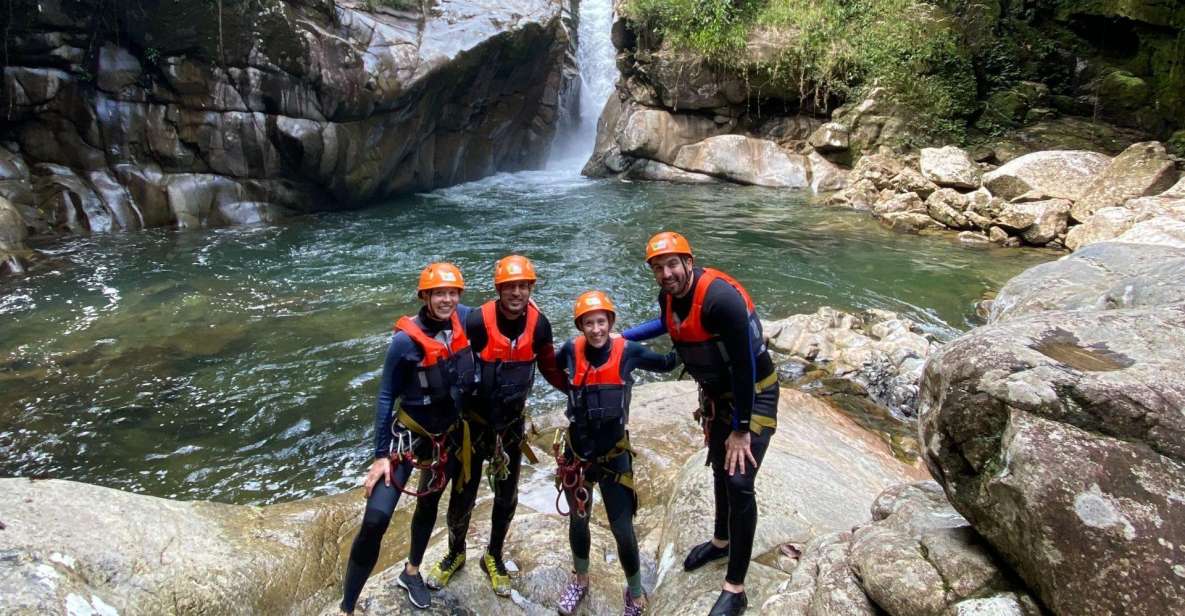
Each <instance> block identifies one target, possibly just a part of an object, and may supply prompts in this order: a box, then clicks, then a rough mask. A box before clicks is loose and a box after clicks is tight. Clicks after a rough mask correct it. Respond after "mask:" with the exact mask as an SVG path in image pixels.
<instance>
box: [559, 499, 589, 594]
mask: <svg viewBox="0 0 1185 616" xmlns="http://www.w3.org/2000/svg"><path fill="white" fill-rule="evenodd" d="M573 492H575V490H571V491H565V492H564V495H565V496H566V498H567V499H568V511H570V512H571V513H570V514H568V544H569V545H571V546H572V568H573V569H574V570H575V571H576V573H580V574H584V573H588V553H589V550H591V549H592V535H591V534H590V533H589V530H588V524H589V519H590V516H591V514H592V504H593V493H592V490H589V492H588V503H586V504H585V511H587V512H589V514H590V515H586V516H584V517H583V518H581V517H580V516H578V515H576V498H575V496H573Z"/></svg>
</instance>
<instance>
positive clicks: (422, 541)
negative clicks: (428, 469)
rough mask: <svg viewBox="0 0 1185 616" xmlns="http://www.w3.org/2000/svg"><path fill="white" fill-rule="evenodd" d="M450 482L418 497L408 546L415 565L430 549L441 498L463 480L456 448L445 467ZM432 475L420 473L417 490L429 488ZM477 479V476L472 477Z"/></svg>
mask: <svg viewBox="0 0 1185 616" xmlns="http://www.w3.org/2000/svg"><path fill="white" fill-rule="evenodd" d="M444 472H445V475H446V476H447V477H448V482H447V483H446V484H445V487H444V488H442V489H441V490H440V491H438V492H432V493H431V494H425V495H423V496H421V497H419V498H417V499H416V510H415V512H413V513H412V514H411V542H410V545H409V546H408V553H407V562H408V564H410V565H411V566H413V567H419V566H420V562H421V561H423V559H424V551H425V550H427V549H428V540H429V539H431V538H432V527H434V526H436V512H437V510H438V509H439V508H440V499H441V497H443V496H444V493H445V492H446V491H448V490H452V489H453V488H452V486H453V485H455V484H456V482H458V481H460V480H461V461H460V456H458V455H457V451H456V449H455V448H453V449H450V450H449V459H448V463H447V464H446V465H445V468H444ZM429 480H430V477H429V476H428V475H425V474H421V475H420V486H419V488H417V491H419V492H423V491H424V490H426V489H427V488H428V481H429ZM471 481H476V478H473V479H471Z"/></svg>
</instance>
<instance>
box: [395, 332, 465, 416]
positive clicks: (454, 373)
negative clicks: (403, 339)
mask: <svg viewBox="0 0 1185 616" xmlns="http://www.w3.org/2000/svg"><path fill="white" fill-rule="evenodd" d="M452 328H453V329H452V339H451V340H450V341H449V344H447V345H446V344H445V343H443V342H441V341H440V340H437V339H436V338H434V337H432V336H429V335H428V334H427V332H425V331H424V329H423V327H421V326H420V321H419V317H402V318H400V319H399V321H397V322H396V323H395V331H397V332H403V333H404V334H407V336H408V337H409V338H411V339H412V341H413V342H415V343H416V345H417V346H418V347H419V348H420V351H421V352H422V353H423V355H424V357H423V359H421V360H420V361H419V363H417V364H416V368H415V371H414V372H415V373H414V378H411V379H407V382H405V383H404V384H403V386H404V387H403V391H402V393H401V396H400V403H399V404H400V407H401V408H402V409H403V410H405V411H406V412H407V413H408V415H411V417H412V419H414V420H415V421H416V422H418V423H419V424H421V425H423V426H424V428H425V429H427V430H428V431H429V432H432V433H436V432H439V431H443V430H446V429H448V428H449V427H451V426H452V425H453V424H454V423H456V421H457V420H458V419H460V412H461V407H460V401H461V394H462V393H463V392H464V391H466V389H467V387H468V386H469V384H471V383H472V380H473V354H472V353H471V352H470V349H469V338H468V337H467V336H466V335H465V326H464V325H463V324H462V323H461V319H460V317H459V316H458V315H457V313H456V312H454V313H453V316H452Z"/></svg>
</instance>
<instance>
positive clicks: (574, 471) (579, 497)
mask: <svg viewBox="0 0 1185 616" xmlns="http://www.w3.org/2000/svg"><path fill="white" fill-rule="evenodd" d="M567 433H568V431H567V430H565V429H563V428H556V429H555V438H553V439H552V441H551V453H552V455H554V456H555V465H556V492H557V493H556V495H555V510H556V511H557V512H558V513H559V514H560V515H562V516H568V515H572V514H573V513H575V514H576V517H578V518H580V519H584V518H587V517H588V501H589V497H590V495H589V492H588V486H587V485H586V484H585V481H584V474H585V471H587V470H588V468H589V466H591V464H589V463H588V462H585V461H583V460H581V459H580V458H577V457H576V456H575V455H572V457H571V459H570V460H569V459H567V457H566V456H565V455H564V445H565V444H566V443H567ZM565 494H568V495H570V496H571V497H572V501H573V502H574V503H575V504H576V509H575V511H573V510H572V509H569V510H568V511H563V510H562V509H560V501H561V500H563V497H564V495H565Z"/></svg>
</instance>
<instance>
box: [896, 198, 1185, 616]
mask: <svg viewBox="0 0 1185 616" xmlns="http://www.w3.org/2000/svg"><path fill="white" fill-rule="evenodd" d="M1156 220H1161V219H1153V220H1151V221H1146V222H1145V223H1141V224H1147V223H1154V222H1155V221H1156ZM1183 226H1185V225H1183ZM1140 239H1141V238H1138V237H1137V238H1132V240H1133V241H1108V242H1099V243H1094V244H1091V245H1088V246H1086V247H1084V248H1081V249H1079V250H1078V251H1077V252H1075V253H1074V254H1073V255H1070V256H1068V257H1066V258H1063V259H1062V260H1060V261H1056V262H1052V263H1046V264H1043V265H1039V266H1037V267H1034V268H1031V269H1029V270H1027V271H1025V272H1024V273H1022V274H1021V275H1019V276H1017V277H1016V278H1013V279H1012V280H1011V281H1009V282H1008V284H1006V285H1005V286H1004V288H1003V289H1002V290H1001V291H1000V294H999V295H998V296H997V298H996V300H995V301H994V302H993V305H992V310H991V314H990V316H989V319H990V322H989V325H987V326H984V327H980V328H978V329H976V330H973V331H972V332H970V333H968V334H967V335H965V336H963V337H962V338H959V339H957V340H955V341H953V342H950V343H948V344H947V345H946V346H944V347H943V348H942V349H941V350H940V351H939V352H938V353H936V354H935V355H933V356H932V357H931V359H930V361H929V362H928V363H927V365H926V368H925V374H924V376H923V379H922V385H921V405H920V412H919V431H920V437H921V438H922V440H923V450H924V454H925V457H926V460H927V464H928V465H929V467H930V469H931V471H932V472H933V474H934V477H935V479H936V480H938V482H939V483H941V484H942V485H943V487H944V489H945V491H946V494H947V496H948V497H949V498H950V501H951V503H952V505H954V507H955V508H956V509H957V510H958V511H959V512H960V513H961V514H962V515H964V516H965V517H966V518H967V519H968V520H969V521H970V522H971V524H972V525H973V526H974V527H975V529H976V530H977V531H979V532H980V533H981V534H982V535H983V536H984V537H985V538H986V539H987V540H988V541H989V542H990V543H991V544H992V546H993V547H994V548H995V549H996V550H997V551H998V552H999V553H1000V554H1001V555H1002V556H1003V557H1004V558H1005V559H1006V560H1007V561H1008V562H1009V564H1010V565H1011V566H1012V567H1013V568H1014V569H1015V570H1016V571H1017V572H1018V573H1019V574H1020V576H1021V577H1022V578H1023V579H1024V580H1025V581H1026V582H1027V583H1028V585H1029V587H1030V588H1032V589H1033V590H1034V591H1035V593H1036V594H1037V595H1038V596H1039V597H1040V599H1041V601H1042V603H1043V604H1044V605H1045V606H1047V607H1048V608H1049V609H1051V610H1053V611H1054V612H1055V613H1059V614H1079V613H1098V614H1126V613H1148V614H1156V613H1171V612H1173V611H1174V610H1176V609H1178V608H1174V607H1172V606H1179V605H1180V604H1181V602H1182V599H1185V583H1183V582H1182V579H1183V578H1185V553H1182V551H1181V550H1180V546H1181V545H1182V541H1185V508H1182V507H1181V503H1180V498H1179V497H1178V496H1177V495H1179V494H1185V450H1182V447H1181V443H1182V442H1183V440H1182V436H1185V420H1183V418H1182V416H1181V413H1180V410H1181V408H1182V405H1183V404H1185V386H1183V385H1182V381H1181V379H1180V378H1179V376H1180V373H1181V371H1182V369H1183V368H1185V365H1183V361H1182V356H1181V353H1180V348H1181V345H1182V344H1185V294H1183V293H1182V291H1181V289H1182V288H1185V245H1180V246H1174V245H1155V244H1142V243H1135V242H1136V241H1138V240H1140ZM1116 571H1124V572H1127V573H1125V574H1121V575H1122V577H1123V580H1124V581H1123V584H1122V585H1121V586H1115V585H1114V580H1115V575H1116V573H1115V572H1116Z"/></svg>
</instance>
